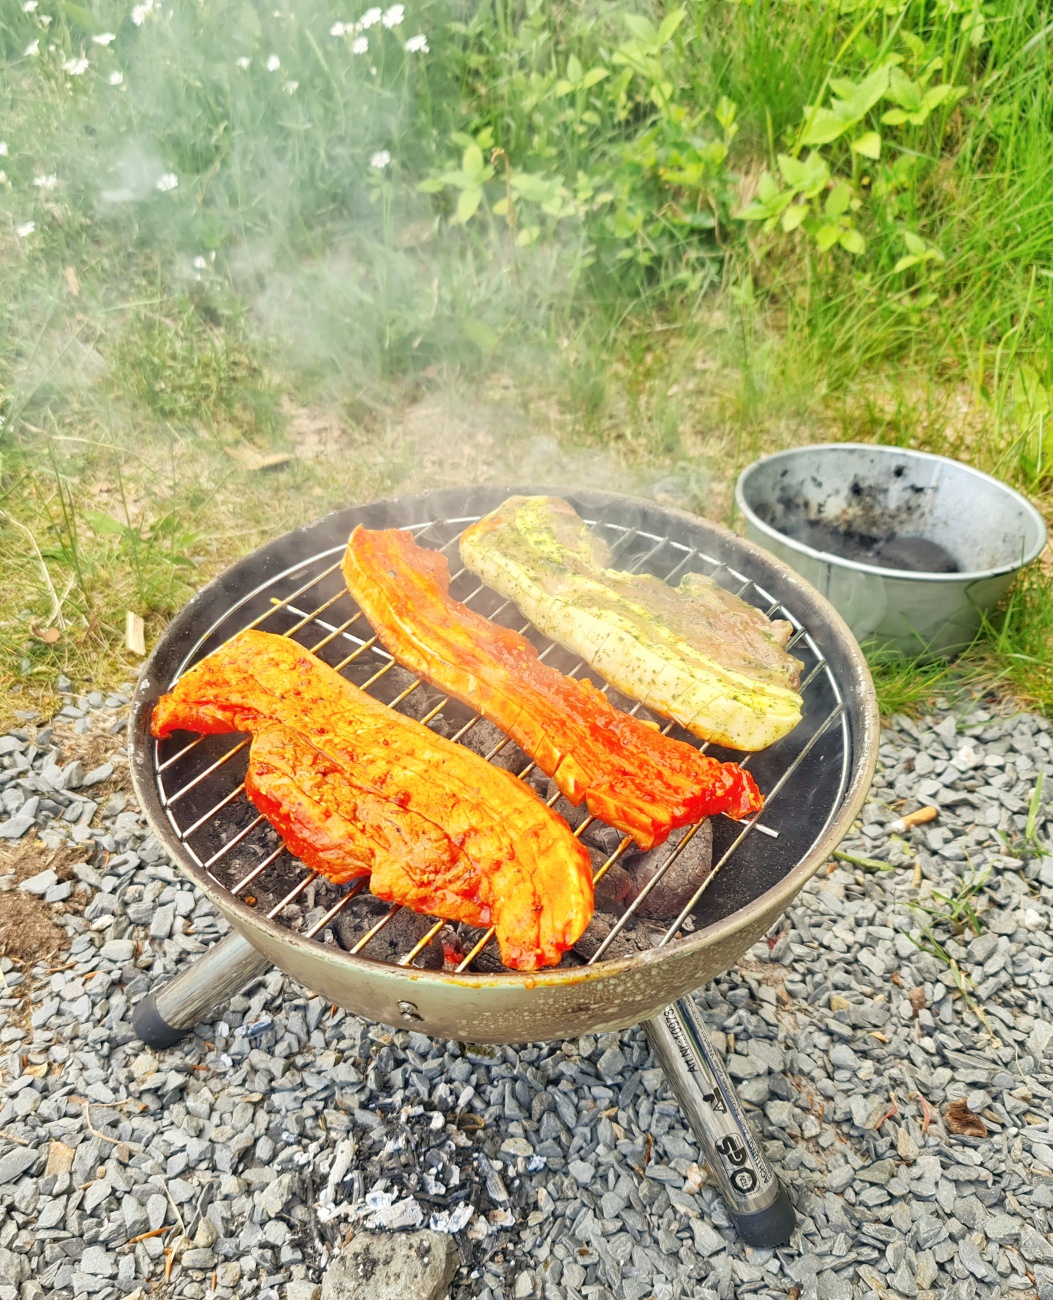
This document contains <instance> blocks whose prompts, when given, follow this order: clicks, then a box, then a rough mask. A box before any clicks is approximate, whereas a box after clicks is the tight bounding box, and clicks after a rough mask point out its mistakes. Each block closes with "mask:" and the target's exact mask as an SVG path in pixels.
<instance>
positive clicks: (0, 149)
mask: <svg viewBox="0 0 1053 1300" xmlns="http://www.w3.org/2000/svg"><path fill="white" fill-rule="evenodd" d="M6 157H7V141H6V140H0V158H6Z"/></svg>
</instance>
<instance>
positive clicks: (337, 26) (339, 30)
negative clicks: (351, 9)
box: [329, 23, 347, 36]
mask: <svg viewBox="0 0 1053 1300" xmlns="http://www.w3.org/2000/svg"><path fill="white" fill-rule="evenodd" d="M346 31H347V24H346V23H333V25H332V27H330V28H329V35H330V36H343V34H344V32H346Z"/></svg>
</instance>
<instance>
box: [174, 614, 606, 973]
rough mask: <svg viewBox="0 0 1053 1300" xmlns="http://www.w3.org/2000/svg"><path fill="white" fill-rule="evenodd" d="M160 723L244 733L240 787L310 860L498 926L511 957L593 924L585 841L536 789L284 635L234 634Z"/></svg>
mask: <svg viewBox="0 0 1053 1300" xmlns="http://www.w3.org/2000/svg"><path fill="white" fill-rule="evenodd" d="M152 730H153V734H154V735H155V736H156V737H158V738H161V737H164V736H167V735H168V734H169V733H170V732H172V731H198V732H204V733H206V734H213V733H223V732H231V731H243V732H249V733H250V734H251V735H252V746H251V749H250V755H249V770H248V775H247V776H246V779H245V789H246V792H247V794H248V796H249V798H250V799H251V800H252V801H253V803H254V804H255V805H256V807H257V808H259V810H260V812H261V813H263V815H264V816H265V817H266V818H267V819H268V821H270V822H271V823H272V825H273V826H274V827H275V828H276V829H277V831H278V832H279V834H280V835H281V836H282V839H283V840H284V841H285V843H286V844H287V845H288V847H289V848H290V849H291V850H292V852H293V853H295V854H296V855H297V856H298V857H299V858H301V859H302V861H303V862H304V863H305V864H306V865H307V866H308V867H310V868H312V869H313V870H315V871H318V872H320V873H321V874H322V875H324V876H326V877H327V878H328V879H330V880H333V881H337V882H343V881H347V880H351V879H354V878H355V877H357V876H363V875H368V876H370V888H371V890H372V892H373V893H374V894H376V895H377V896H378V897H379V898H384V899H387V900H389V901H391V902H396V903H401V904H403V905H405V906H406V907H410V908H412V909H413V910H414V911H418V912H424V913H426V914H429V915H437V916H442V917H445V918H447V919H449V920H453V921H464V922H466V923H468V924H469V925H473V926H480V927H485V926H490V925H493V926H494V927H496V930H497V939H498V943H499V944H500V947H501V959H502V961H503V962H504V963H505V965H506V966H510V967H513V968H515V969H519V970H534V969H536V968H538V967H540V966H551V965H555V964H556V963H558V962H559V960H560V956H561V954H562V953H564V952H565V951H566V950H567V949H568V948H570V947H571V946H572V945H573V944H574V943H575V942H576V941H577V939H578V938H579V937H580V935H581V934H582V932H583V931H584V930H585V927H586V926H587V925H588V923H589V920H590V918H591V916H592V909H593V896H592V872H591V864H590V860H589V856H588V852H587V851H586V849H585V848H584V847H583V846H582V845H581V844H580V843H579V842H578V841H577V840H576V839H575V838H574V836H573V835H572V834H571V832H570V830H569V828H568V827H567V825H566V823H565V822H564V821H563V820H562V819H561V818H560V817H558V816H557V815H556V814H555V813H554V812H552V811H551V810H550V809H549V808H547V807H546V806H545V804H544V803H543V802H542V801H541V800H540V799H539V798H538V797H537V795H536V794H535V793H534V792H533V790H531V789H530V788H529V787H528V786H527V785H525V784H524V783H523V782H522V781H518V780H517V779H516V778H515V777H514V776H511V775H510V774H509V773H507V772H503V771H500V770H499V769H497V768H495V767H492V766H491V765H490V764H489V763H487V762H485V761H484V760H483V759H481V758H479V757H478V756H477V755H475V754H473V753H471V751H470V750H467V749H465V748H464V747H463V746H461V745H455V744H453V743H451V742H450V741H448V740H444V739H443V738H442V737H441V736H437V735H435V733H434V732H432V731H429V730H428V728H427V727H425V726H422V725H421V724H420V723H419V722H415V721H414V720H413V719H411V718H407V717H404V716H403V715H402V714H399V713H396V712H394V711H393V710H392V709H389V708H388V707H387V706H386V705H384V704H380V703H378V702H377V701H376V700H373V699H371V698H370V697H369V696H368V695H366V694H365V693H364V692H363V691H360V690H359V689H358V688H357V687H355V686H353V685H352V684H351V683H350V682H348V681H346V680H345V679H344V678H343V677H341V676H340V674H339V673H337V672H335V671H334V670H333V669H332V668H330V667H329V666H328V665H327V664H325V663H323V662H322V661H321V660H320V659H317V658H316V657H315V656H314V655H312V654H311V653H310V652H309V651H307V650H305V649H304V648H303V647H302V646H299V645H297V644H296V643H295V642H294V641H290V640H288V639H287V638H285V637H278V636H273V635H271V634H270V633H267V632H258V631H247V632H241V633H239V634H238V635H237V636H236V637H234V638H233V639H232V640H231V641H228V642H227V643H226V644H225V645H224V646H222V647H221V648H220V649H219V650H217V651H216V652H215V653H214V654H211V655H209V657H208V658H207V659H204V660H202V661H201V663H199V664H197V665H196V666H195V667H193V668H191V669H190V670H189V671H188V672H186V673H184V675H183V676H182V677H181V678H180V679H179V681H178V682H177V683H176V685H175V687H174V688H173V689H172V691H171V693H170V694H168V695H164V696H162V697H161V699H160V700H158V702H157V705H156V706H155V708H154V714H153V722H152Z"/></svg>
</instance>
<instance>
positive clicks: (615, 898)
mask: <svg viewBox="0 0 1053 1300" xmlns="http://www.w3.org/2000/svg"><path fill="white" fill-rule="evenodd" d="M589 857H590V858H591V859H592V870H593V873H595V872H597V871H599V869H600V868H601V867H602V866H603V864H604V863H605V862H606V861H607V855H606V854H604V853H602V852H601V851H600V850H599V849H589ZM636 888H637V885H636V882H635V881H634V880H633V878H632V876H630V875H629V873H628V872H627V871H626V870H625V868H624V867H623V866H622V865H621V863H619V862H612V863H611V865H610V866H609V867H608V868H607V870H606V871H605V872H604V873H603V875H602V876H601V877H600V879H599V880H598V881H597V882H596V910H597V912H613V913H614V915H615V916H620V915H621V914H622V912H624V911H625V906H626V902H627V900H628V899H629V898H631V897H632V896H633V894H634V892H635V890H636Z"/></svg>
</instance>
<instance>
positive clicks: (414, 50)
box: [406, 32, 428, 54]
mask: <svg viewBox="0 0 1053 1300" xmlns="http://www.w3.org/2000/svg"><path fill="white" fill-rule="evenodd" d="M406 53H407V54H427V53H428V38H427V37H426V36H425V35H424V33H423V32H420V33H418V35H416V36H411V37H410V38H409V40H408V41H407V42H406Z"/></svg>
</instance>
